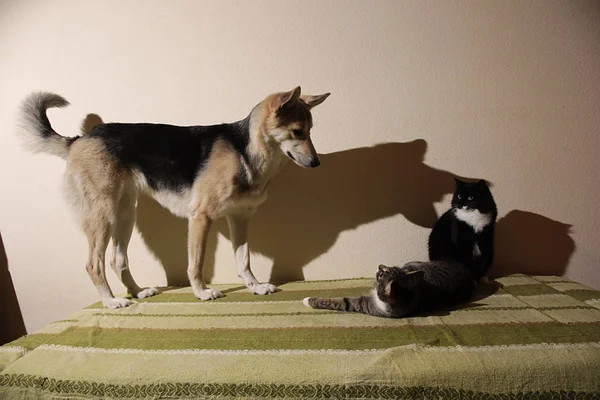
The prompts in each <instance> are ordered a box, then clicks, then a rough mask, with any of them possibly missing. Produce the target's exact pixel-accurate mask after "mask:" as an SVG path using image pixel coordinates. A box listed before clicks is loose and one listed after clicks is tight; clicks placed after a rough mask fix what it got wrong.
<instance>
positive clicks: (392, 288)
mask: <svg viewBox="0 0 600 400" xmlns="http://www.w3.org/2000/svg"><path fill="white" fill-rule="evenodd" d="M422 280H423V271H411V272H406V271H404V270H403V269H402V268H400V267H388V266H385V265H383V264H382V265H380V266H379V268H378V270H377V273H376V274H375V289H376V291H377V297H379V300H381V301H383V302H384V303H387V304H389V305H390V306H392V307H394V308H400V307H404V306H408V305H409V304H410V302H411V300H412V299H413V295H414V292H415V288H416V287H417V285H418V284H419V282H421V281H422Z"/></svg>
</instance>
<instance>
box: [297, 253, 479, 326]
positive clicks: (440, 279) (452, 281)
mask: <svg viewBox="0 0 600 400" xmlns="http://www.w3.org/2000/svg"><path fill="white" fill-rule="evenodd" d="M474 287H475V281H474V279H473V276H472V275H471V272H470V271H469V270H468V269H467V268H466V267H465V266H464V265H462V264H460V263H458V262H455V261H449V260H446V261H413V262H409V263H407V264H405V265H404V266H403V267H387V266H385V265H383V264H382V265H380V266H379V269H378V270H377V273H376V274H375V285H374V287H373V290H372V291H371V293H370V294H369V295H365V296H361V297H341V298H333V299H327V298H320V297H307V298H305V299H304V305H306V306H307V307H312V308H320V309H326V310H336V311H347V312H358V313H363V314H369V315H374V316H377V317H388V318H401V317H406V316H409V315H412V314H415V313H419V312H424V311H433V310H437V309H440V308H443V307H447V306H450V305H453V304H457V303H463V302H466V301H468V300H470V299H471V297H472V295H473V289H474Z"/></svg>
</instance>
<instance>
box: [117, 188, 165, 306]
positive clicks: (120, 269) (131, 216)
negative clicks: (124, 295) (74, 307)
mask: <svg viewBox="0 0 600 400" xmlns="http://www.w3.org/2000/svg"><path fill="white" fill-rule="evenodd" d="M136 200H137V193H136V189H135V187H134V186H133V182H126V183H125V185H124V187H123V193H122V194H121V199H120V200H119V205H118V207H117V220H116V223H115V228H114V230H113V235H112V244H113V256H112V259H111V262H110V266H111V267H112V269H113V271H115V274H117V276H118V277H119V279H120V280H121V282H123V285H125V287H126V288H127V290H128V291H129V293H131V294H132V295H133V296H134V297H137V298H138V299H142V298H144V297H150V296H154V295H155V294H157V293H158V290H157V289H156V288H140V287H139V286H138V284H137V283H136V282H135V280H134V279H133V276H131V272H130V270H129V258H128V257H127V246H128V245H129V240H130V239H131V233H132V232H133V225H134V224H135V205H136V204H135V202H136Z"/></svg>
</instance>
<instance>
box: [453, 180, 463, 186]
mask: <svg viewBox="0 0 600 400" xmlns="http://www.w3.org/2000/svg"><path fill="white" fill-rule="evenodd" d="M454 182H456V186H462V185H464V184H465V183H464V182H463V181H461V180H460V179H458V178H454Z"/></svg>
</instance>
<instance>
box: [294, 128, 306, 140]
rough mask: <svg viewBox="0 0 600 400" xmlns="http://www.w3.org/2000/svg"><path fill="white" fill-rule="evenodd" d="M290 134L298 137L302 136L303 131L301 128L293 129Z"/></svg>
mask: <svg viewBox="0 0 600 400" xmlns="http://www.w3.org/2000/svg"><path fill="white" fill-rule="evenodd" d="M292 134H293V135H294V137H296V138H298V139H300V138H303V137H304V131H303V130H302V129H294V130H293V131H292Z"/></svg>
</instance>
